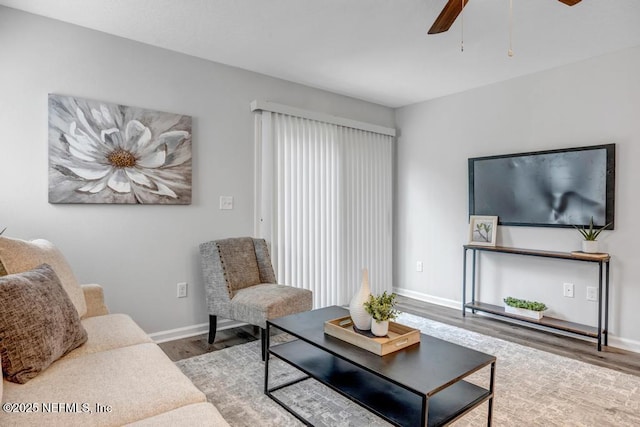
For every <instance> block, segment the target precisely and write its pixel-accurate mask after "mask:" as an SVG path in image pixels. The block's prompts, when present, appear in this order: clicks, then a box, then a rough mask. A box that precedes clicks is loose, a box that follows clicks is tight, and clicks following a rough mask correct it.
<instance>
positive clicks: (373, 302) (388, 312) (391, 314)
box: [364, 291, 399, 337]
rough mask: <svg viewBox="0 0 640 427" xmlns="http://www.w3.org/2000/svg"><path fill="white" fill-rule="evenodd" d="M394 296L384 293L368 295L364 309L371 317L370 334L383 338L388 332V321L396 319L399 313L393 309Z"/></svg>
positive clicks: (394, 303)
mask: <svg viewBox="0 0 640 427" xmlns="http://www.w3.org/2000/svg"><path fill="white" fill-rule="evenodd" d="M395 305H396V294H393V293H392V294H388V293H387V291H384V292H383V293H382V294H381V295H370V296H369V300H368V301H367V302H365V303H364V309H365V311H366V312H367V313H369V315H370V316H371V318H372V319H371V332H372V333H373V334H374V335H376V336H378V337H383V336H385V335H387V332H389V321H390V320H394V319H395V318H396V317H398V314H399V311H398V310H396V309H395Z"/></svg>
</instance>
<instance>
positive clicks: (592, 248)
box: [574, 217, 611, 254]
mask: <svg viewBox="0 0 640 427" xmlns="http://www.w3.org/2000/svg"><path fill="white" fill-rule="evenodd" d="M610 225H611V223H609V224H606V225H605V226H604V227H601V228H593V217H591V221H589V228H586V227H582V228H578V227H576V226H575V225H574V227H575V229H576V230H578V231H579V232H580V234H582V237H584V240H583V241H582V252H586V253H588V254H595V253H598V241H597V239H598V236H599V235H600V233H602V232H603V231H604V230H605V229H606V228H607V227H609V226H610Z"/></svg>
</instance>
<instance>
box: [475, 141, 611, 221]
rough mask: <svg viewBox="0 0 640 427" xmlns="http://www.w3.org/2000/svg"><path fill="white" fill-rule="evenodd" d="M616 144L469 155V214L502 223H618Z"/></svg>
mask: <svg viewBox="0 0 640 427" xmlns="http://www.w3.org/2000/svg"><path fill="white" fill-rule="evenodd" d="M615 154H616V148H615V144H607V145H594V146H590V147H578V148H567V149H561V150H549V151H538V152H531V153H519V154H506V155H500V156H489V157H476V158H471V159H469V215H497V216H498V221H499V224H501V225H523V226H536V227H572V226H574V225H577V226H583V225H589V221H590V220H591V218H592V217H593V222H594V225H596V226H599V227H602V226H604V225H605V224H609V223H611V225H610V226H609V227H608V228H607V229H609V230H612V229H613V227H614V187H615V157H616V155H615Z"/></svg>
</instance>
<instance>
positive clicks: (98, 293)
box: [0, 237, 228, 426]
mask: <svg viewBox="0 0 640 427" xmlns="http://www.w3.org/2000/svg"><path fill="white" fill-rule="evenodd" d="M47 244H48V245H50V243H48V242H46V241H35V243H34V242H24V241H20V240H16V239H7V238H4V237H0V276H2V275H4V277H5V278H6V277H10V276H11V275H12V274H13V273H16V272H17V271H16V269H18V270H25V269H29V268H33V267H34V264H35V265H38V264H41V262H46V263H48V264H49V265H51V267H52V269H53V271H55V273H56V274H57V275H58V277H60V281H61V282H62V287H63V288H64V290H65V291H66V292H67V294H72V295H73V297H72V298H71V301H72V302H73V303H74V306H75V307H76V309H78V306H80V309H79V310H78V313H79V317H80V323H81V324H82V326H83V327H84V329H85V330H86V335H87V340H86V342H85V343H84V344H82V345H81V346H79V347H77V348H75V349H74V350H71V351H70V352H68V353H67V354H65V355H64V356H62V357H61V358H59V359H57V360H56V361H54V362H53V363H52V364H50V365H49V366H48V367H47V368H46V369H44V370H43V371H42V372H40V373H39V374H37V375H36V376H35V377H34V378H32V379H30V380H28V381H27V382H26V383H24V384H17V383H14V382H10V381H7V380H6V379H5V378H4V376H3V381H2V384H1V385H0V399H1V400H2V410H1V411H0V425H1V426H13V425H19V426H23V425H24V426H45V425H46V426H57V425H59V426H76V425H77V426H91V425H96V426H119V425H136V426H138V425H149V426H162V425H166V426H177V425H197V426H227V425H228V424H227V422H226V421H225V420H224V419H223V418H222V416H221V415H220V413H219V412H218V410H217V409H216V408H215V407H214V406H213V405H212V404H210V403H207V401H206V398H205V395H204V394H203V393H202V392H201V391H200V390H198V389H197V388H196V387H195V386H194V385H193V383H192V382H191V381H190V380H189V379H188V378H187V377H186V376H185V375H184V374H183V373H182V372H181V371H180V370H179V369H178V368H177V367H176V366H175V365H174V363H173V362H171V360H169V358H168V357H167V356H166V355H165V354H164V353H163V351H162V350H161V349H160V348H159V347H158V346H157V345H156V344H154V343H153V342H152V341H151V339H150V338H149V337H148V336H147V334H146V333H145V332H144V331H143V330H142V329H141V328H140V327H139V326H138V325H137V324H136V323H135V322H134V321H133V320H132V319H131V318H130V317H129V316H127V315H124V314H109V313H108V310H107V307H106V306H105V302H104V296H103V290H102V287H100V286H98V285H83V286H80V285H77V284H74V283H69V282H73V280H75V278H74V277H73V273H71V270H70V268H69V267H68V264H66V261H65V260H64V258H62V255H61V254H60V253H59V252H58V251H57V249H55V248H53V250H51V249H52V245H50V246H47ZM34 245H35V248H36V250H35V255H34V257H33V258H34V259H25V258H24V257H25V256H31V255H30V254H29V250H30V249H31V248H32V247H33V246H34ZM43 246H44V247H45V251H44V254H43V251H41V250H40V249H41V248H42V247H43ZM25 248H26V251H25ZM16 251H17V252H25V253H22V254H17V253H16ZM20 257H22V259H18V258H20ZM25 271H26V270H25ZM76 285H77V287H78V288H77V289H74V291H69V290H68V289H69V287H70V286H76ZM76 291H77V292H76ZM70 296H71V295H70ZM5 303H7V301H5ZM83 305H84V309H83V307H82V306H83ZM0 354H1V353H0ZM3 368H4V365H3Z"/></svg>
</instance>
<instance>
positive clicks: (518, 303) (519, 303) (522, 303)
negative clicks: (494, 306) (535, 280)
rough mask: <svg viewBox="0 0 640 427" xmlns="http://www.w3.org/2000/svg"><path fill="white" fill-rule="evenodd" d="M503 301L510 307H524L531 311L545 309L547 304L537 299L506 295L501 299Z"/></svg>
mask: <svg viewBox="0 0 640 427" xmlns="http://www.w3.org/2000/svg"><path fill="white" fill-rule="evenodd" d="M503 301H504V303H505V304H507V305H508V306H510V307H516V308H525V309H527V310H532V311H545V310H546V309H547V306H546V305H544V303H541V302H537V301H527V300H524V299H517V298H512V297H506V298H505V299H503Z"/></svg>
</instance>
